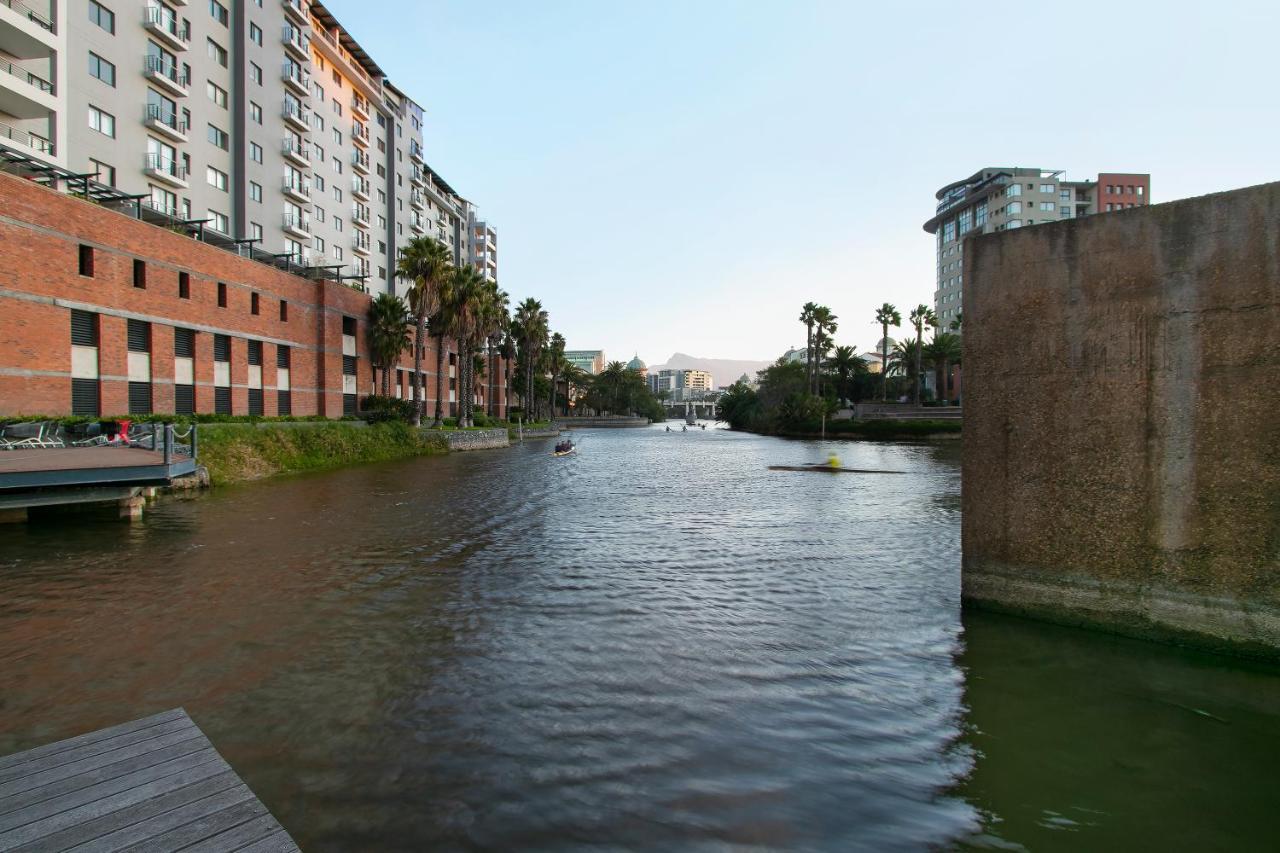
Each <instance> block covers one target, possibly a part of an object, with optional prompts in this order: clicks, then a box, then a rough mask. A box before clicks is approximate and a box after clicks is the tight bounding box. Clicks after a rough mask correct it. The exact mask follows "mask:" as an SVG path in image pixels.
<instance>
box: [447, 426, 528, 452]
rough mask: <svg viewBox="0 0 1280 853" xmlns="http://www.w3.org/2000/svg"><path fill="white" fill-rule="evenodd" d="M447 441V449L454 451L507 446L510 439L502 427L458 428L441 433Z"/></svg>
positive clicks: (509, 443)
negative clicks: (454, 430)
mask: <svg viewBox="0 0 1280 853" xmlns="http://www.w3.org/2000/svg"><path fill="white" fill-rule="evenodd" d="M443 435H444V436H445V438H446V439H447V441H448V442H449V449H450V450H454V451H463V450H491V449H493V448H495V447H509V446H510V445H511V440H510V439H509V438H508V437H507V430H506V428H505V427H503V428H502V429H473V430H458V431H456V432H445V433H443Z"/></svg>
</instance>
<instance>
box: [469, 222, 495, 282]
mask: <svg viewBox="0 0 1280 853" xmlns="http://www.w3.org/2000/svg"><path fill="white" fill-rule="evenodd" d="M469 234H470V236H469V239H470V257H471V263H472V265H474V266H475V268H476V269H477V270H479V271H480V272H481V273H483V274H484V277H485V278H486V279H488V280H489V281H497V280H498V232H497V230H496V229H495V228H494V227H493V226H492V225H490V224H489V223H488V222H485V221H483V220H480V219H476V218H475V215H474V214H472V219H471V224H470V228H469Z"/></svg>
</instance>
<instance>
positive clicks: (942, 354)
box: [924, 332, 962, 402]
mask: <svg viewBox="0 0 1280 853" xmlns="http://www.w3.org/2000/svg"><path fill="white" fill-rule="evenodd" d="M961 354H962V351H961V348H960V336H959V335H956V334H952V333H951V332H934V335H933V340H932V341H930V342H929V343H928V344H927V345H925V348H924V357H925V358H926V359H927V360H928V362H929V364H931V365H933V377H934V382H935V383H936V384H937V386H938V392H937V396H938V399H939V400H941V401H943V402H945V401H946V399H947V378H948V377H949V376H950V375H951V365H953V364H959V363H960V358H961Z"/></svg>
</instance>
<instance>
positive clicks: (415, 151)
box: [409, 140, 423, 163]
mask: <svg viewBox="0 0 1280 853" xmlns="http://www.w3.org/2000/svg"><path fill="white" fill-rule="evenodd" d="M409 156H410V157H411V158H412V159H414V160H417V161H418V162H419V163H421V162H423V160H422V146H421V145H419V144H418V141H417V140H410V141H409Z"/></svg>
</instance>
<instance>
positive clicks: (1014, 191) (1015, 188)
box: [1004, 184, 1022, 198]
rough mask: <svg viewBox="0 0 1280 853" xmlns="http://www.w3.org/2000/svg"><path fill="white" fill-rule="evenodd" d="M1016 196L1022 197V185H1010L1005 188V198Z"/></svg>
mask: <svg viewBox="0 0 1280 853" xmlns="http://www.w3.org/2000/svg"><path fill="white" fill-rule="evenodd" d="M1016 195H1022V184H1009V186H1007V187H1005V189H1004V196H1005V198H1013V197H1014V196H1016Z"/></svg>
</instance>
